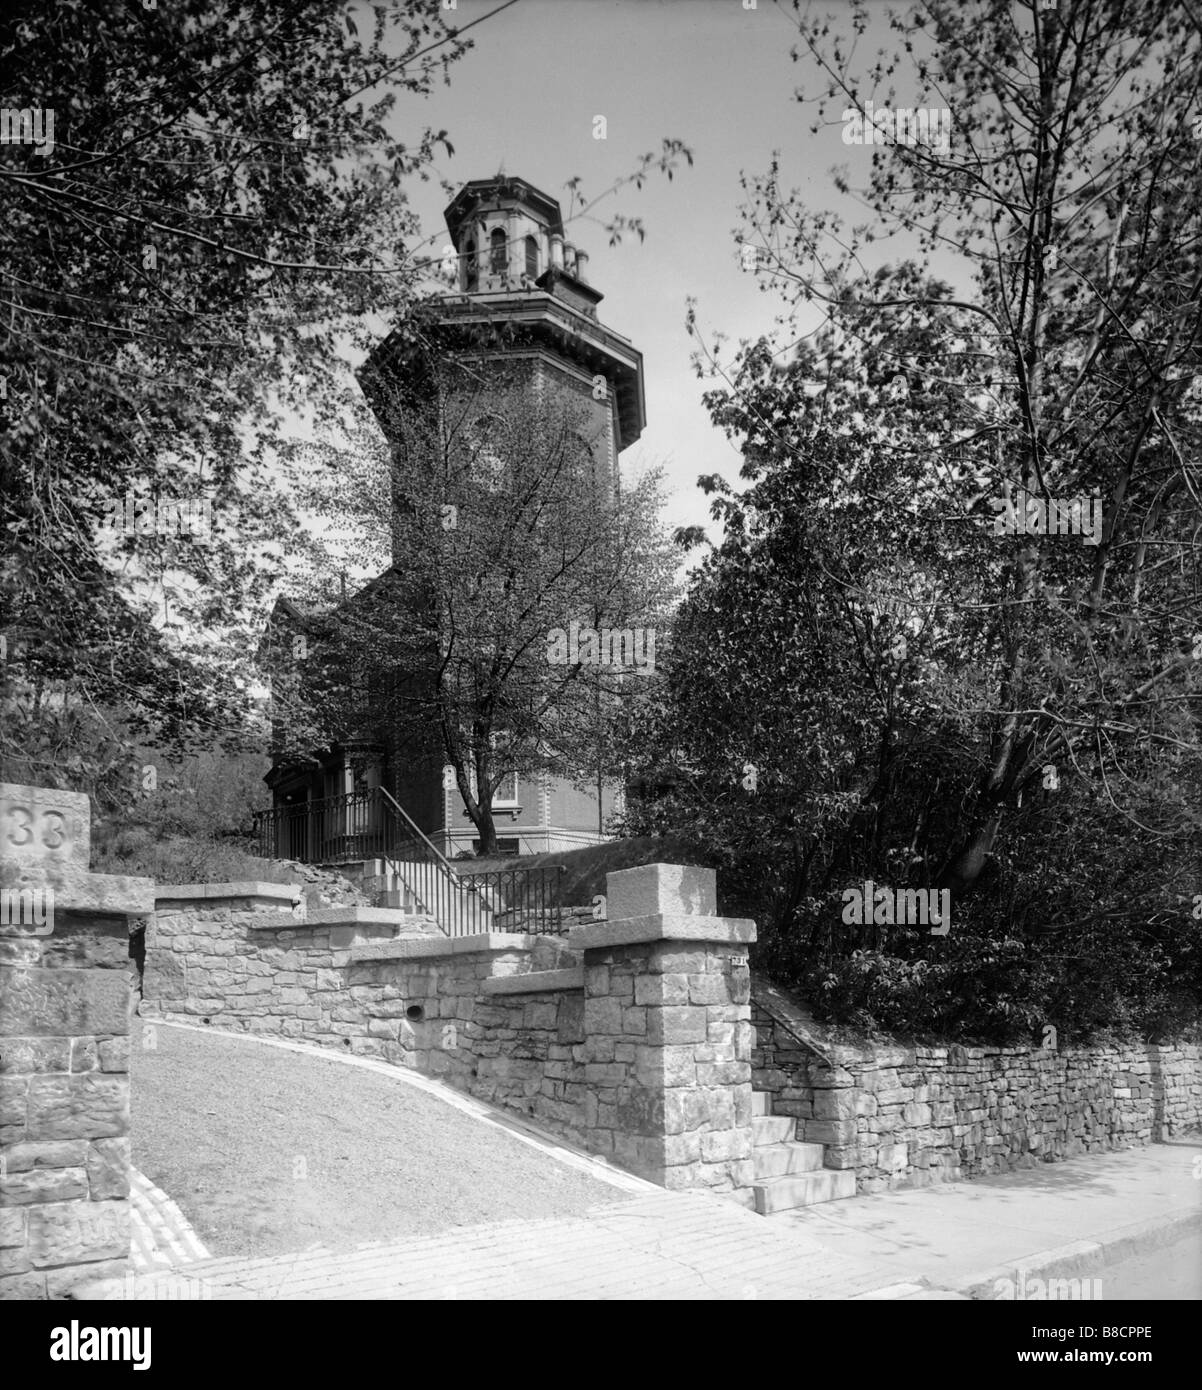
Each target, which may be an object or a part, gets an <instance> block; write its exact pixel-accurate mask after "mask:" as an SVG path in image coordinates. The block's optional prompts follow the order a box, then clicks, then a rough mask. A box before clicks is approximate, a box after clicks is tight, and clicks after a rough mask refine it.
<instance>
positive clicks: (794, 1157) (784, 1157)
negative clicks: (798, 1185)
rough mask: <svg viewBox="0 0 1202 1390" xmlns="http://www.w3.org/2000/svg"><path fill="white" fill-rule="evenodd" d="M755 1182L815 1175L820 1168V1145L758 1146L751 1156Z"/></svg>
mask: <svg viewBox="0 0 1202 1390" xmlns="http://www.w3.org/2000/svg"><path fill="white" fill-rule="evenodd" d="M753 1157H754V1159H755V1176H756V1181H757V1182H768V1181H769V1180H770V1179H772V1178H785V1177H791V1176H793V1175H794V1174H796V1173H815V1172H818V1171H819V1170H820V1169H821V1168H822V1145H821V1144H759V1145H757V1146H756V1149H755V1152H754V1154H753Z"/></svg>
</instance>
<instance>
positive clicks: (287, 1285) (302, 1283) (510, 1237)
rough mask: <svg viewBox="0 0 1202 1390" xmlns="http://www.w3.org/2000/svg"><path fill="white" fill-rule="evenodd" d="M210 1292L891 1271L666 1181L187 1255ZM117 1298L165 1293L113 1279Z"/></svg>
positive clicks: (765, 1279) (768, 1292)
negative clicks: (590, 1202) (352, 1244)
mask: <svg viewBox="0 0 1202 1390" xmlns="http://www.w3.org/2000/svg"><path fill="white" fill-rule="evenodd" d="M181 1272H182V1273H186V1275H187V1277H188V1280H189V1281H196V1283H197V1284H198V1289H199V1292H198V1295H197V1296H199V1297H202V1298H213V1299H263V1298H266V1299H487V1300H493V1299H540V1300H547V1299H607V1300H621V1299H640V1300H641V1299H655V1300H663V1299H682V1300H683V1299H688V1300H694V1299H740V1300H756V1299H807V1300H813V1299H845V1298H852V1297H856V1296H864V1295H868V1294H871V1293H872V1292H873V1291H874V1290H877V1289H879V1288H880V1287H881V1285H882V1284H885V1283H887V1282H889V1280H888V1278H887V1277H886V1276H883V1275H882V1274H881V1273H880V1272H879V1271H878V1270H876V1269H875V1268H874V1267H873V1266H872V1264H870V1263H869V1262H867V1261H864V1260H859V1259H856V1258H855V1257H851V1256H848V1255H845V1254H841V1253H835V1252H833V1251H830V1250H826V1249H824V1248H823V1247H822V1245H820V1244H819V1243H818V1241H816V1240H814V1239H813V1238H811V1237H809V1236H807V1235H806V1234H805V1233H804V1232H802V1231H798V1230H794V1229H790V1228H788V1227H785V1226H782V1225H780V1224H778V1223H777V1222H775V1221H770V1220H766V1219H765V1218H764V1217H761V1216H756V1215H755V1214H754V1213H752V1212H750V1211H748V1210H746V1209H745V1208H742V1207H739V1206H738V1205H736V1204H735V1203H734V1202H731V1201H729V1200H728V1199H724V1198H721V1197H715V1196H710V1195H707V1194H704V1193H675V1192H663V1191H657V1192H654V1193H650V1194H647V1195H643V1196H640V1197H636V1198H634V1199H633V1200H630V1201H627V1202H624V1203H621V1204H620V1205H606V1206H602V1207H597V1208H594V1209H593V1210H591V1211H588V1212H585V1213H584V1214H583V1215H582V1216H578V1217H573V1218H562V1217H559V1218H551V1219H545V1220H538V1221H509V1222H502V1223H498V1224H494V1225H487V1226H476V1227H469V1228H461V1229H459V1230H457V1231H454V1232H450V1233H447V1234H445V1235H441V1236H436V1237H432V1238H426V1239H424V1240H403V1241H392V1242H380V1243H378V1244H375V1245H368V1246H363V1247H361V1248H360V1249H358V1250H356V1251H353V1252H351V1253H349V1254H333V1253H331V1252H329V1251H322V1250H315V1251H307V1252H305V1253H303V1254H299V1255H295V1256H277V1257H274V1258H271V1259H262V1260H236V1259H234V1260H204V1261H198V1262H197V1263H194V1264H189V1265H188V1266H187V1267H186V1269H185V1270H183V1271H181ZM107 1293H108V1296H109V1297H110V1298H121V1297H124V1296H126V1294H127V1293H128V1294H131V1295H132V1296H133V1297H134V1298H146V1297H154V1296H155V1295H154V1290H153V1286H152V1285H151V1284H149V1283H148V1282H145V1281H139V1280H135V1281H134V1284H133V1287H132V1289H128V1290H127V1289H124V1288H122V1287H120V1286H113V1287H112V1288H111V1289H110V1290H108V1291H107Z"/></svg>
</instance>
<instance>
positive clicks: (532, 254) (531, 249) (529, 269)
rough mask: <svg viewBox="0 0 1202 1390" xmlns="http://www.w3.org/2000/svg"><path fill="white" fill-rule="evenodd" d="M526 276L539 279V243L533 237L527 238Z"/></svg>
mask: <svg viewBox="0 0 1202 1390" xmlns="http://www.w3.org/2000/svg"><path fill="white" fill-rule="evenodd" d="M526 274H527V275H529V277H530V278H531V280H537V279H538V242H537V241H536V240H535V239H534V238H533V237H532V236H528V237H527V238H526Z"/></svg>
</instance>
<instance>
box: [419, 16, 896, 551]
mask: <svg viewBox="0 0 1202 1390" xmlns="http://www.w3.org/2000/svg"><path fill="white" fill-rule="evenodd" d="M748 3H750V0H748ZM496 8H497V0H457V6H456V9H455V11H454V13H453V14H450V13H448V14H447V16H446V17H447V18H448V19H449V20H451V21H452V22H455V23H457V24H458V25H459V27H460V28H464V27H466V26H467V25H468V24H470V23H471V22H472V21H473V20H476V19H479V18H480V17H481V16H483V15H486V14H488V13H489V11H490V10H495V9H496ZM823 8H825V9H831V8H834V9H835V10H836V11H839V12H842V14H843V15H844V16H846V17H850V9H851V7H850V5H849V4H848V3H847V0H835V3H834V5H833V6H832V5H825V6H823ZM796 34H797V30H796V21H795V18H794V17H793V13H792V10H791V7H790V6H789V5H788V4H785V5H778V4H776V3H773V0H756V8H755V9H745V8H744V0H517V3H515V4H513V5H511V6H510V7H509V8H508V9H506V10H504V11H503V12H502V13H500V14H498V15H496V16H495V17H494V18H491V19H488V20H486V21H485V22H483V23H481V24H479V25H478V26H477V27H476V28H475V29H473V30H472V31H471V34H470V35H468V36H467V37H470V38H472V39H474V41H475V48H474V49H473V51H472V52H470V53H469V54H468V55H467V56H466V57H464V58H463V59H461V60H460V61H459V62H458V63H456V64H455V65H454V66H453V67H452V69H451V74H452V76H451V85H450V86H449V87H442V86H440V87H438V88H436V89H435V91H434V93H433V94H432V96H431V97H430V98H429V99H428V100H425V101H418V100H413V99H410V98H408V97H406V98H403V99H402V100H400V101H399V102H398V109H397V111H396V113H395V125H396V131H397V133H398V134H400V133H401V132H402V131H404V132H405V133H406V135H407V136H408V138H410V139H412V138H413V137H414V136H415V135H416V132H417V129H418V128H419V127H420V126H423V125H431V126H433V127H434V128H435V129H437V128H440V127H442V128H445V129H446V131H447V133H448V136H449V138H450V140H451V143H452V145H453V146H454V150H455V153H454V156H453V157H452V158H448V157H446V156H445V155H441V156H440V158H439V159H438V160H437V161H436V165H435V170H434V172H435V174H436V175H437V176H439V177H442V178H446V179H448V180H450V181H451V182H453V183H454V184H455V185H456V186H458V185H460V184H462V183H466V182H467V181H468V180H469V179H475V178H486V177H489V176H490V175H492V174H495V173H496V172H497V171H498V170H499V169H501V168H503V169H504V171H505V172H506V173H508V174H512V175H515V176H517V177H520V178H523V179H525V180H527V181H528V182H529V183H532V184H534V185H535V186H536V187H538V188H541V189H542V190H544V191H545V192H547V193H550V194H551V195H552V196H554V197H557V198H558V199H559V200H560V203H561V206H563V208H564V210H565V215H566V210H567V202H568V193H567V190H566V189H565V187H564V185H565V183H566V181H567V180H568V179H570V178H572V177H579V178H580V180H581V183H582V188H583V191H584V193H585V195H586V197H588V198H592V197H595V196H596V195H597V194H598V193H601V192H602V191H604V190H605V189H606V188H608V187H609V186H610V185H612V184H613V183H614V182H615V181H616V180H617V179H619V178H621V177H623V176H624V175H626V174H628V173H630V172H631V171H632V170H633V169H634V168H635V166H636V164H637V161H638V159H639V157H640V156H641V155H643V154H645V153H647V152H649V151H652V150H654V151H658V150H659V148H660V143H661V140H662V139H663V138H665V137H676V138H679V139H681V140H683V141H684V142H685V143H686V144H687V145H689V146H690V147H691V149H692V151H693V155H694V165H693V167H692V168H687V167H686V168H684V169H683V170H682V171H681V172H680V173H679V174H677V175H676V176H675V177H674V178H673V180H672V181H671V182H669V181H668V179H667V178H666V176H664V175H660V174H653V175H652V176H651V177H650V178H649V179H648V181H647V182H646V183H645V184H644V186H643V188H642V190H641V191H636V190H635V189H634V188H633V186H631V187H628V188H626V189H623V190H621V191H620V192H619V193H617V194H615V195H614V197H612V198H610V199H607V200H606V201H605V202H604V203H603V204H601V205H600V206H599V207H598V208H597V210H596V215H597V216H600V217H602V218H603V219H604V218H607V217H608V216H611V215H612V213H614V212H618V211H620V212H622V213H625V214H626V215H628V216H637V217H640V218H642V219H643V221H644V223H645V226H646V240H645V241H644V242H642V243H640V242H639V241H638V239H637V237H635V238H630V239H624V240H623V242H622V244H621V245H619V246H616V247H610V246H608V245H607V238H606V236H605V233H604V232H603V230H602V228H601V227H600V226H599V225H597V224H595V223H593V224H590V223H587V222H577V223H575V224H573V225H571V226H570V227H569V228H568V229H567V239H568V240H569V241H572V242H574V243H575V244H577V245H578V246H580V247H582V248H583V249H584V250H586V251H588V253H589V256H590V260H589V267H588V275H589V280H590V282H591V283H592V284H593V285H594V286H595V288H597V289H598V290H600V291H601V292H602V293H603V294H604V296H605V298H604V300H603V301H602V302H601V304H600V305H599V307H598V314H599V317H600V319H601V321H602V322H603V323H605V324H606V325H607V326H608V327H610V328H612V329H614V330H615V331H616V332H618V333H621V334H623V335H624V336H625V337H628V338H630V339H631V341H632V342H633V343H634V345H635V346H636V347H637V348H639V349H640V350H641V351H642V353H643V356H644V369H645V391H646V405H647V427H646V429H645V430H644V432H643V435H642V438H641V439H640V440H639V441H638V443H636V444H635V445H633V446H632V447H631V448H629V449H628V450H627V451H626V452H625V453H624V454H623V455H622V465H623V470H624V472H626V473H627V474H630V473H637V472H638V471H640V470H641V469H642V468H644V467H646V466H648V465H654V464H661V465H663V467H664V468H665V471H666V485H667V490H668V493H669V498H668V503H667V508H666V514H665V518H664V519H665V521H666V523H667V524H668V525H669V526H672V527H675V526H682V525H696V524H702V525H707V524H708V523H709V515H708V505H709V504H708V500H707V499H706V498H705V497H704V495H703V494H702V493H701V492H700V490H699V489H698V488H697V486H696V480H697V478H698V476H699V475H701V474H706V473H714V472H717V473H721V474H723V475H724V476H725V477H726V478H728V479H729V480H730V481H732V482H733V481H735V480H736V478H737V474H738V469H739V466H740V458H739V454H738V451H737V449H736V448H735V446H734V445H733V444H732V443H731V442H730V441H728V440H727V439H726V437H725V435H724V434H722V432H721V431H719V430H717V429H715V428H714V427H713V426H712V425H711V423H710V420H709V416H708V413H707V412H706V410H705V408H704V406H703V405H702V403H701V396H702V393H703V392H704V391H705V390H706V389H708V387H709V386H710V385H711V384H712V383H706V382H702V381H700V380H699V379H698V378H697V376H696V374H695V372H694V371H693V369H692V367H691V366H690V354H691V353H692V351H693V349H694V345H695V344H694V340H692V339H690V338H689V336H688V335H687V334H686V332H685V326H684V324H685V312H686V299H687V297H688V296H690V295H692V296H695V298H696V299H697V314H698V323H699V325H700V326H701V328H702V329H703V330H704V333H705V336H706V338H707V341H708V339H709V338H710V336H711V335H712V333H713V332H714V331H715V330H720V331H722V332H723V333H725V334H726V335H728V338H729V340H730V343H731V344H732V345H737V343H738V341H739V339H741V338H755V337H758V336H759V335H760V334H761V333H764V332H768V331H770V330H771V327H772V321H773V317H774V315H775V313H776V312H777V311H778V310H779V308H780V303H779V299H778V298H777V297H775V296H772V295H767V294H764V293H762V292H761V291H760V290H759V289H757V286H756V276H755V274H754V272H749V271H746V270H744V269H743V268H742V266H741V264H740V257H739V251H738V247H737V245H736V240H735V232H736V229H737V228H738V225H739V221H740V219H739V206H740V203H741V201H742V193H741V190H740V187H739V176H740V173H741V172H743V171H745V172H747V173H748V174H754V173H759V172H762V171H764V170H766V169H767V167H768V164H769V161H770V159H771V156H772V152H773V151H774V150H779V151H780V155H781V161H782V172H783V175H784V179H783V181H784V182H785V184H786V186H795V187H797V188H798V189H800V190H801V191H802V193H803V194H804V195H805V196H806V197H807V198H809V199H812V200H813V202H814V203H815V205H816V206H823V207H835V208H842V209H843V210H844V211H845V212H846V213H847V214H849V215H850V216H851V218H852V220H855V219H856V217H857V215H858V214H859V212H860V211H861V210H860V209H857V208H856V207H855V206H854V205H852V204H850V203H844V202H843V201H842V200H841V199H840V196H839V195H838V194H837V192H836V191H835V187H834V183H833V181H832V178H831V175H830V169H831V167H832V166H834V165H845V166H849V165H853V164H855V161H857V160H863V161H864V162H863V163H862V164H858V165H856V167H853V168H852V173H853V175H854V174H860V175H862V176H863V177H861V178H860V179H859V180H857V181H858V182H863V181H864V178H866V176H867V173H868V169H869V163H868V161H869V160H870V158H871V154H870V151H869V150H868V149H865V148H856V147H854V146H847V145H845V144H844V143H843V139H842V127H841V126H840V125H838V124H834V125H831V126H829V127H828V128H826V129H824V130H822V131H820V132H819V133H818V134H817V135H811V133H810V129H809V127H810V125H811V123H812V121H813V119H814V108H813V107H812V106H805V107H803V106H802V105H800V104H799V103H798V102H797V100H796V98H795V96H794V90H795V88H796V87H797V86H798V84H799V83H804V84H805V85H806V87H807V90H808V91H809V92H810V93H811V94H814V93H816V92H817V90H818V87H819V85H820V84H819V77H818V74H817V71H816V68H815V66H814V64H813V63H812V61H811V60H809V59H808V56H807V57H803V58H802V59H800V60H799V61H798V62H796V63H794V62H793V61H792V60H791V59H790V49H791V48H792V46H793V44H794V42H795V41H796ZM893 37H894V36H892V35H891V34H890V33H889V31H888V28H887V23H886V8H885V6H884V4H880V5H876V6H874V23H873V25H872V27H871V29H870V31H869V34H868V36H867V38H866V40H865V41H863V49H862V51H865V50H868V49H876V48H878V47H880V46H881V45H888V46H889V47H890V48H892V47H893V45H892V44H891V43H890V40H891V39H892V38H893ZM822 85H825V84H822ZM902 90H903V88H902V87H901V86H899V94H900V92H901V91H902ZM866 95H871V93H867V94H866ZM899 102H900V96H899ZM597 116H604V117H605V121H606V138H605V139H603V140H600V139H595V138H594V134H593V132H594V128H595V127H594V118H595V117H597ZM407 193H408V195H409V197H410V200H411V202H412V205H413V206H414V208H415V210H416V211H417V212H418V214H419V215H420V217H421V222H422V227H423V230H424V231H425V232H426V233H427V234H428V235H430V236H432V237H435V238H436V240H437V249H441V247H442V246H443V245H445V244H446V236H445V230H446V229H445V222H444V220H443V215H442V214H443V208H444V207H445V204H446V201H447V199H446V197H445V195H444V194H443V192H442V190H441V189H440V188H439V186H438V184H437V182H435V181H432V182H430V183H428V184H422V183H415V184H413V185H411V186H410V187H409V188H408V189H407ZM905 249H909V248H902V247H901V246H899V245H894V246H893V247H889V246H888V245H887V244H882V246H881V248H880V252H879V254H880V255H881V257H882V258H892V257H894V256H897V255H899V254H901V252H902V251H903V250H905ZM816 323H817V320H816V319H815V320H813V321H812V322H811V323H810V324H807V325H806V326H807V327H811V326H816ZM709 530H710V534H711V537H715V536H716V531H715V529H714V528H713V527H712V526H710V527H709Z"/></svg>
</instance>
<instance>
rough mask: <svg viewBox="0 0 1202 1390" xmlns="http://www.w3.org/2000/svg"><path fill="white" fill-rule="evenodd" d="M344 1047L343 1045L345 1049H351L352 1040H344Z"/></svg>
mask: <svg viewBox="0 0 1202 1390" xmlns="http://www.w3.org/2000/svg"><path fill="white" fill-rule="evenodd" d="M342 1045H343V1047H350V1045H351V1040H350V1038H343V1040H342Z"/></svg>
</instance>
